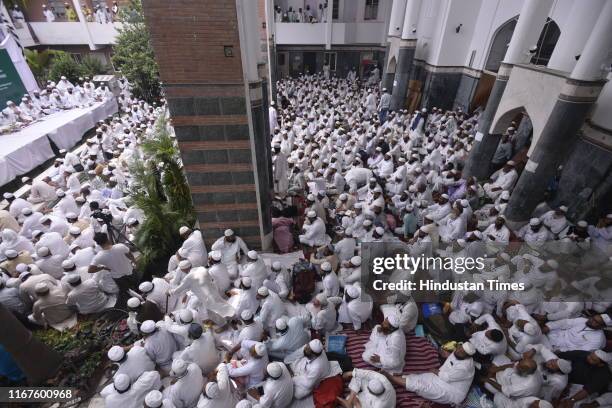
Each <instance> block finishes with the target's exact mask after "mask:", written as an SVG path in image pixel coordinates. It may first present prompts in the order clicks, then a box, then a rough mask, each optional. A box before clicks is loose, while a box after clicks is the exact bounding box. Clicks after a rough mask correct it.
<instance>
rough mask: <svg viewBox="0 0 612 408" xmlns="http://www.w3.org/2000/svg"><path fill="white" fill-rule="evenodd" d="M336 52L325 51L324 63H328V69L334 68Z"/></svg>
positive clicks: (333, 69) (332, 69)
mask: <svg viewBox="0 0 612 408" xmlns="http://www.w3.org/2000/svg"><path fill="white" fill-rule="evenodd" d="M336 57H337V55H336V53H335V52H326V53H325V65H329V70H330V71H335V70H336Z"/></svg>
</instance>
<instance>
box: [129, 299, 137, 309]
mask: <svg viewBox="0 0 612 408" xmlns="http://www.w3.org/2000/svg"><path fill="white" fill-rule="evenodd" d="M127 305H128V307H130V308H132V309H135V308H137V307H138V306H140V299H138V298H137V297H131V298H129V299H128V301H127Z"/></svg>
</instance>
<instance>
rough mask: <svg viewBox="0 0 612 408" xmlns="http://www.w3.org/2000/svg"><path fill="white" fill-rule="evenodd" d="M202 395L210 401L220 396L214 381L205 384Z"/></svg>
mask: <svg viewBox="0 0 612 408" xmlns="http://www.w3.org/2000/svg"><path fill="white" fill-rule="evenodd" d="M204 393H205V394H206V396H207V397H208V398H210V399H216V398H219V397H220V396H221V390H219V384H217V383H216V382H214V381H211V382H209V383H208V384H206V387H205V388H204Z"/></svg>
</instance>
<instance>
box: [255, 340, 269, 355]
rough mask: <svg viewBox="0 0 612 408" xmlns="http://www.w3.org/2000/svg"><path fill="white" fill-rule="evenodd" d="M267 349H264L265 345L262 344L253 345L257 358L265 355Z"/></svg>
mask: <svg viewBox="0 0 612 408" xmlns="http://www.w3.org/2000/svg"><path fill="white" fill-rule="evenodd" d="M266 352H267V349H266V345H265V344H263V343H257V344H255V354H257V355H258V356H259V357H263V356H265V355H266Z"/></svg>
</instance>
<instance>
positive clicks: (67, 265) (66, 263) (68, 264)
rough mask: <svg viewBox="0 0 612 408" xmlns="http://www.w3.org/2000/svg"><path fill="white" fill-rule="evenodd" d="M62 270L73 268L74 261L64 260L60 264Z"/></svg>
mask: <svg viewBox="0 0 612 408" xmlns="http://www.w3.org/2000/svg"><path fill="white" fill-rule="evenodd" d="M62 268H64V269H70V268H74V261H73V260H72V259H66V260H65V261H64V262H62Z"/></svg>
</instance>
